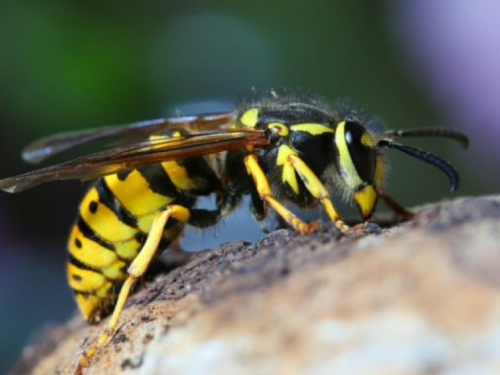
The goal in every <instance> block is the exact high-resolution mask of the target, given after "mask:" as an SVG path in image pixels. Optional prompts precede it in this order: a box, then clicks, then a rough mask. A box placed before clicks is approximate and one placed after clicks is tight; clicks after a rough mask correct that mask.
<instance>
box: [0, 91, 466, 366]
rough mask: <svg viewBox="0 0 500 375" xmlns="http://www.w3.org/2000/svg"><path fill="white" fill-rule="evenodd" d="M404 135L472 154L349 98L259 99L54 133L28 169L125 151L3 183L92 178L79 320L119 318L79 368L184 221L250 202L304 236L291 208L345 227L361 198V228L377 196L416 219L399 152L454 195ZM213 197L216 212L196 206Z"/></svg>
mask: <svg viewBox="0 0 500 375" xmlns="http://www.w3.org/2000/svg"><path fill="white" fill-rule="evenodd" d="M404 137H445V138H450V139H453V140H455V141H458V142H459V143H461V144H462V145H463V146H464V147H467V146H468V138H467V137H466V136H465V135H464V134H462V133H460V132H458V131H455V130H452V129H449V128H421V129H412V130H399V131H392V130H386V129H385V126H384V125H383V123H382V122H381V121H380V120H379V119H378V118H377V117H373V116H369V115H367V114H366V113H365V111H363V110H360V109H356V108H354V107H353V106H352V105H348V104H346V102H343V101H339V102H336V103H334V104H333V105H330V104H329V103H328V102H327V101H326V100H324V99H322V98H320V97H318V96H316V95H312V94H291V93H288V92H277V91H274V90H272V91H270V92H267V93H264V94H254V95H251V96H250V98H248V99H246V100H244V101H242V103H240V105H239V106H237V109H236V110H234V111H230V112H222V113H212V114H201V115H195V116H179V117H173V118H161V119H156V120H150V121H143V122H137V123H132V124H129V125H125V126H112V127H105V128H100V129H94V130H84V131H75V132H68V133H62V134H56V135H53V136H49V137H46V138H43V139H41V140H38V141H36V142H34V143H32V144H31V145H29V146H28V147H27V148H26V149H25V150H24V152H23V158H24V159H25V160H26V161H28V162H30V163H38V162H41V161H44V160H46V159H48V158H50V157H52V156H54V155H57V154H60V153H62V152H64V151H66V150H68V149H71V148H74V147H76V146H79V145H82V144H86V143H89V142H92V141H95V140H99V139H112V138H114V139H120V140H122V143H121V144H120V145H119V146H114V147H111V148H108V149H105V150H103V151H100V152H96V153H93V154H89V155H86V156H83V157H80V158H77V159H74V160H71V161H68V162H65V163H61V164H57V165H54V166H50V167H46V168H42V169H38V170H35V171H32V172H28V173H25V174H21V175H18V176H15V177H10V178H6V179H3V180H1V181H0V188H1V189H2V190H4V191H7V192H10V193H17V192H20V191H23V190H26V189H30V188H32V187H35V186H37V185H39V184H42V183H45V182H49V181H53V180H66V179H77V180H82V181H87V180H95V182H94V183H93V184H92V185H91V186H90V188H89V190H88V191H87V193H86V194H85V196H84V198H83V200H82V202H81V204H80V207H79V210H78V214H77V219H76V221H75V223H74V225H73V227H72V229H71V231H70V235H69V240H68V250H69V262H68V264H67V276H68V282H69V285H70V287H71V289H72V290H73V291H74V294H75V299H76V302H77V305H78V307H79V310H80V311H81V313H82V315H83V317H84V318H85V319H86V320H87V321H88V322H89V323H97V322H98V321H100V320H101V319H102V318H103V317H104V316H105V315H106V314H109V313H110V312H112V315H111V319H110V322H109V325H108V329H107V330H106V332H105V333H104V334H102V336H101V337H100V338H99V340H98V342H97V343H96V344H95V345H94V346H93V347H92V348H91V349H90V350H89V351H87V353H86V354H85V355H84V356H83V357H82V359H81V361H80V363H79V366H78V369H77V372H79V371H81V369H82V368H83V367H84V366H85V365H86V364H87V362H88V361H89V360H90V359H91V358H92V357H93V356H94V354H95V352H96V351H97V350H98V349H99V348H100V347H102V346H104V345H105V344H106V343H107V341H108V340H109V339H110V337H112V335H113V334H114V332H115V331H116V327H117V323H118V320H119V316H120V313H121V312H122V310H123V309H124V305H125V302H126V300H127V298H128V296H129V294H130V292H131V289H132V287H133V285H134V283H135V282H136V281H137V280H138V279H139V278H141V277H142V276H143V275H144V274H145V272H146V271H147V270H148V267H149V266H150V264H151V263H152V262H154V261H156V260H157V258H158V256H159V254H160V253H161V250H163V249H166V248H167V247H168V246H169V245H171V244H172V243H173V242H174V241H176V239H178V237H179V236H180V235H181V234H182V231H183V229H184V227H185V226H186V225H188V226H194V227H198V228H204V227H209V226H212V225H215V224H217V222H218V221H219V220H220V219H221V218H222V217H224V216H226V215H228V214H229V213H230V212H231V211H233V210H234V208H235V207H237V206H238V205H239V204H240V202H241V201H242V197H244V196H246V195H249V196H250V206H251V210H252V212H253V216H254V217H255V218H256V219H257V220H259V221H262V220H263V219H265V218H266V217H268V215H269V213H270V212H273V213H274V214H277V216H278V217H279V218H280V219H281V220H282V221H284V222H286V223H288V225H290V226H291V227H293V228H295V229H296V230H297V231H298V232H300V233H302V234H307V233H310V232H312V231H313V230H314V229H315V228H316V226H317V225H318V224H317V222H311V223H306V222H304V221H302V220H301V219H300V218H299V217H297V216H296V215H295V214H294V213H293V212H292V211H291V210H290V208H289V205H290V204H292V205H296V206H299V207H304V208H311V207H315V206H318V205H320V206H322V208H323V210H324V211H325V213H326V215H327V216H328V218H329V219H330V220H331V221H332V222H333V224H334V225H335V226H336V227H337V228H339V229H340V230H346V229H347V228H348V227H347V225H346V224H345V223H344V221H343V220H342V218H341V216H340V214H339V212H338V211H337V209H336V208H335V205H334V204H333V203H332V199H331V194H332V193H335V194H339V195H340V196H342V197H344V198H346V199H348V200H352V201H354V203H355V205H356V206H357V208H358V209H359V213H360V215H361V218H362V220H363V221H366V220H368V219H369V218H370V217H371V216H372V214H373V211H374V209H375V207H376V204H377V200H378V199H379V198H380V199H381V200H383V201H384V202H385V203H386V204H387V206H388V207H389V208H390V209H392V210H393V211H394V212H396V213H397V214H399V215H402V216H409V215H411V213H410V212H408V211H407V210H406V209H405V208H404V207H402V206H401V205H400V204H398V203H397V202H396V201H395V200H394V199H393V198H391V197H390V196H389V195H387V194H386V193H385V191H384V177H385V172H386V166H387V155H386V154H387V150H388V149H395V150H399V151H402V152H403V153H406V154H408V155H410V156H413V157H415V158H417V159H420V160H423V161H424V162H427V163H430V164H431V165H433V166H435V167H437V168H439V169H440V170H441V171H442V172H444V174H445V175H446V176H447V177H448V179H449V182H450V187H451V191H452V192H453V191H455V190H456V189H457V188H458V183H459V176H458V173H457V171H456V170H455V169H454V168H453V166H452V165H451V164H450V163H448V162H447V161H445V160H443V159H441V158H440V157H438V156H436V155H434V154H432V153H430V152H427V151H424V150H422V149H419V148H415V147H411V146H408V145H403V144H401V143H398V142H397V141H396V139H398V138H404ZM208 195H215V196H216V204H215V205H214V207H213V208H210V209H200V208H197V207H196V203H197V200H198V199H199V198H200V197H201V196H208Z"/></svg>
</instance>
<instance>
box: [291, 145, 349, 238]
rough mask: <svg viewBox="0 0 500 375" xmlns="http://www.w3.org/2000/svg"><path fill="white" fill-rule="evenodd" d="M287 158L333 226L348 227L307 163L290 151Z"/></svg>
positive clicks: (344, 228)
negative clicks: (319, 203) (321, 206)
mask: <svg viewBox="0 0 500 375" xmlns="http://www.w3.org/2000/svg"><path fill="white" fill-rule="evenodd" d="M287 159H288V160H289V161H290V162H291V163H292V165H293V168H294V169H295V171H296V172H297V173H298V175H299V176H300V178H301V179H302V181H303V182H304V185H305V186H306V189H307V190H308V191H309V192H310V193H311V195H312V196H313V197H314V198H317V199H318V200H319V201H320V202H321V204H322V205H323V208H324V210H325V212H326V213H327V215H328V217H329V218H330V220H331V221H333V222H334V224H335V226H336V227H337V228H338V229H340V230H343V231H345V230H347V229H349V227H348V226H347V225H346V224H345V223H344V222H343V221H342V219H341V218H340V215H339V213H338V212H337V210H336V209H335V207H334V205H333V203H332V201H331V199H330V194H329V193H328V190H326V188H325V186H324V185H323V183H322V182H321V181H320V180H319V178H318V177H317V176H316V175H315V174H314V172H313V171H312V170H311V168H309V167H308V165H307V164H306V163H304V161H303V160H302V159H301V158H300V157H299V156H298V155H297V154H296V153H290V154H289V155H288V157H287Z"/></svg>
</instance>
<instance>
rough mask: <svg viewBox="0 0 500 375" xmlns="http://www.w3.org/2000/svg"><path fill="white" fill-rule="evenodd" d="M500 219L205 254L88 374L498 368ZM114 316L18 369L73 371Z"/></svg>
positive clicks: (145, 308) (142, 295)
mask: <svg viewBox="0 0 500 375" xmlns="http://www.w3.org/2000/svg"><path fill="white" fill-rule="evenodd" d="M499 219H500V197H482V198H461V199H458V200H455V201H453V202H448V203H442V204H437V205H430V206H427V207H424V208H422V209H421V210H420V211H419V213H418V214H417V215H416V216H415V218H414V219H413V220H411V221H409V222H406V223H404V224H401V225H398V226H395V227H392V228H390V229H384V230H382V229H380V228H379V227H378V226H377V225H374V224H370V225H364V226H362V227H361V228H358V229H357V230H351V231H350V232H349V233H347V234H340V233H339V232H338V231H337V230H335V229H334V228H332V226H331V225H324V226H323V227H322V228H321V229H320V230H319V231H317V232H316V233H314V234H313V235H309V236H300V235H297V234H296V233H294V232H293V231H291V230H279V231H276V232H274V233H272V234H270V235H268V236H266V237H264V238H263V239H262V240H261V241H259V242H258V243H255V244H251V245H250V244H245V243H241V242H240V243H229V244H226V245H224V246H222V247H220V248H218V249H216V250H212V251H207V252H205V253H200V254H197V255H195V256H193V258H192V259H191V260H190V261H189V262H188V263H187V264H185V265H184V266H182V267H179V268H177V269H175V270H174V271H172V272H170V273H168V274H163V275H160V276H159V277H157V278H156V279H155V280H154V281H153V282H151V283H148V284H147V285H146V287H143V288H142V289H141V290H140V291H139V292H138V293H136V294H134V295H133V296H132V297H131V298H130V300H129V302H128V305H127V308H126V310H125V311H124V313H123V315H122V318H121V325H120V329H119V331H118V333H117V334H116V336H115V337H114V339H113V340H112V342H110V343H109V344H108V345H107V346H106V347H105V348H104V349H103V350H102V351H101V352H100V353H99V354H98V355H97V357H96V358H95V360H94V361H93V362H92V364H91V366H90V367H88V368H86V369H85V373H86V374H116V373H120V372H126V373H137V374H295V373H304V374H437V373H440V374H441V373H446V374H466V373H467V374H469V373H470V374H489V373H491V374H493V373H500V272H499V267H500V220H499ZM106 324H107V319H105V320H104V321H103V322H101V324H99V325H97V326H92V327H90V326H88V325H87V324H86V323H85V322H84V321H83V320H82V318H81V317H79V316H75V318H73V319H72V320H70V321H69V322H68V323H67V324H66V325H64V326H60V327H50V328H48V329H46V330H45V332H42V333H41V334H40V335H39V338H38V340H36V342H34V343H32V344H31V345H29V346H28V347H26V348H25V350H24V352H23V353H22V356H21V358H20V359H19V361H18V362H17V364H16V365H15V366H14V368H13V369H12V373H14V374H24V373H30V372H32V373H35V374H53V373H60V374H69V373H72V371H73V370H74V368H75V365H76V361H77V360H78V358H79V353H81V352H82V350H85V349H86V348H88V347H89V346H90V345H91V344H92V343H93V342H94V340H96V338H97V337H98V336H99V335H100V333H101V332H102V331H103V329H105V326H106Z"/></svg>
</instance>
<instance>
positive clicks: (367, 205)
mask: <svg viewBox="0 0 500 375" xmlns="http://www.w3.org/2000/svg"><path fill="white" fill-rule="evenodd" d="M354 201H355V202H356V204H357V205H358V207H359V210H360V211H361V216H363V219H366V218H368V217H369V216H370V215H371V214H372V212H373V208H374V207H375V202H376V201H377V193H376V191H375V189H374V188H373V186H372V185H368V186H365V187H364V188H362V189H361V190H359V191H357V192H355V193H354Z"/></svg>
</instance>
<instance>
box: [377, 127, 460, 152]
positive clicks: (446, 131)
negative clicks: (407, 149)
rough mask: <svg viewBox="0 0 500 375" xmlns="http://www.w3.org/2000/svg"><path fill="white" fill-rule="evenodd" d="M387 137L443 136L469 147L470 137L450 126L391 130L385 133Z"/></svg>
mask: <svg viewBox="0 0 500 375" xmlns="http://www.w3.org/2000/svg"><path fill="white" fill-rule="evenodd" d="M384 136H385V137H387V138H391V139H392V138H400V137H401V138H403V137H442V138H450V139H453V140H455V141H457V142H458V143H460V144H461V145H462V147H463V148H467V147H469V138H468V137H467V136H466V135H465V134H463V133H460V132H459V131H456V130H454V129H450V128H420V129H407V130H391V131H388V132H386V133H385V134H384Z"/></svg>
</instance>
